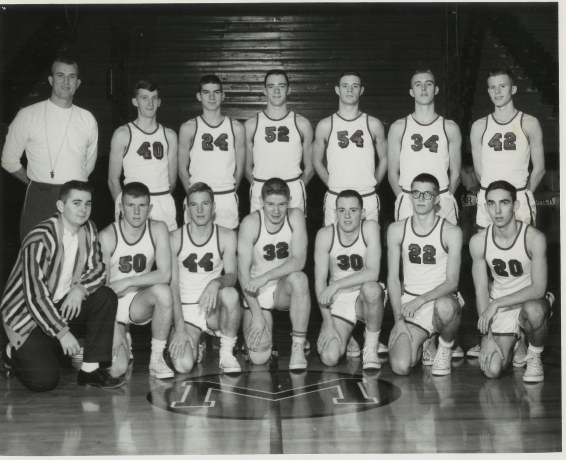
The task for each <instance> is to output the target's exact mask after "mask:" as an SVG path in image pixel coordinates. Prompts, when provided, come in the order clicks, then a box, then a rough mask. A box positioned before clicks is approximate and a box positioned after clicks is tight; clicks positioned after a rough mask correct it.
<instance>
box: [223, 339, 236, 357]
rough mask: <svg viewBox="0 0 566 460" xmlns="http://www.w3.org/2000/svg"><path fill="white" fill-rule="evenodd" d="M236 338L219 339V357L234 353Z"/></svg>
mask: <svg viewBox="0 0 566 460" xmlns="http://www.w3.org/2000/svg"><path fill="white" fill-rule="evenodd" d="M237 339H238V338H237V337H226V336H225V335H222V337H220V356H224V355H226V354H228V355H231V354H232V353H233V351H234V347H235V346H236V340H237Z"/></svg>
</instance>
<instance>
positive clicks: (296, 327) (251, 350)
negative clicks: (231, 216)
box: [238, 178, 311, 370]
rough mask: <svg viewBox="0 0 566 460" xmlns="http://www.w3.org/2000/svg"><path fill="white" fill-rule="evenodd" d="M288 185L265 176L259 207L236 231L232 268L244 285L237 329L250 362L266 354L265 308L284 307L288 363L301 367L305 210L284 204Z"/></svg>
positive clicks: (268, 321) (268, 322)
mask: <svg viewBox="0 0 566 460" xmlns="http://www.w3.org/2000/svg"><path fill="white" fill-rule="evenodd" d="M289 193H290V192H289V186H288V185H287V183H286V182H285V181H284V180H282V179H279V178H271V179H268V180H267V181H265V183H264V184H263V187H262V189H261V198H262V204H263V206H262V208H261V209H260V210H258V211H255V212H253V213H251V214H249V215H248V216H246V217H245V218H244V220H243V221H242V226H241V230H240V232H239V235H238V273H239V278H240V284H241V286H242V288H243V291H244V299H245V303H244V318H243V331H244V337H245V339H246V345H247V351H248V355H249V358H250V360H251V362H252V363H253V364H264V363H266V362H267V361H268V360H269V358H270V357H271V348H272V346H273V339H272V330H273V317H272V315H271V310H272V309H273V308H277V309H279V310H289V313H290V316H291V325H292V328H293V331H292V337H293V338H292V342H293V343H292V347H291V357H290V360H289V369H291V370H301V369H306V367H307V360H306V358H305V353H304V346H305V338H306V334H307V327H308V322H309V315H310V309H311V304H310V294H309V285H308V279H307V277H306V275H305V274H304V273H303V272H302V271H301V270H302V269H303V267H304V266H305V261H306V257H307V231H306V224H305V216H304V214H303V213H302V211H301V210H300V209H297V208H289V207H288V206H289Z"/></svg>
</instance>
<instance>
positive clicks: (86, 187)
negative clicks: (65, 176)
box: [59, 180, 94, 202]
mask: <svg viewBox="0 0 566 460" xmlns="http://www.w3.org/2000/svg"><path fill="white" fill-rule="evenodd" d="M72 190H79V191H81V192H89V193H90V194H91V195H92V192H93V191H94V188H93V186H92V185H91V184H90V183H89V182H82V181H80V180H70V181H68V182H65V183H64V184H63V185H62V186H61V189H60V190H59V199H60V200H61V201H63V202H64V201H65V200H66V199H67V198H68V196H69V194H70V193H71V191H72Z"/></svg>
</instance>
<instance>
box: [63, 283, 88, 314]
mask: <svg viewBox="0 0 566 460" xmlns="http://www.w3.org/2000/svg"><path fill="white" fill-rule="evenodd" d="M82 303H83V292H82V291H81V290H80V289H79V288H71V290H70V291H69V293H68V294H67V297H65V300H63V304H62V305H61V316H62V317H63V319H64V320H65V321H71V320H72V319H73V318H76V317H77V316H79V314H80V313H81V305H82Z"/></svg>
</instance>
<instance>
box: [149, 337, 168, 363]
mask: <svg viewBox="0 0 566 460" xmlns="http://www.w3.org/2000/svg"><path fill="white" fill-rule="evenodd" d="M165 345H167V341H166V340H159V339H151V356H152V358H153V357H154V356H155V357H159V356H161V355H162V354H163V350H165Z"/></svg>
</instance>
